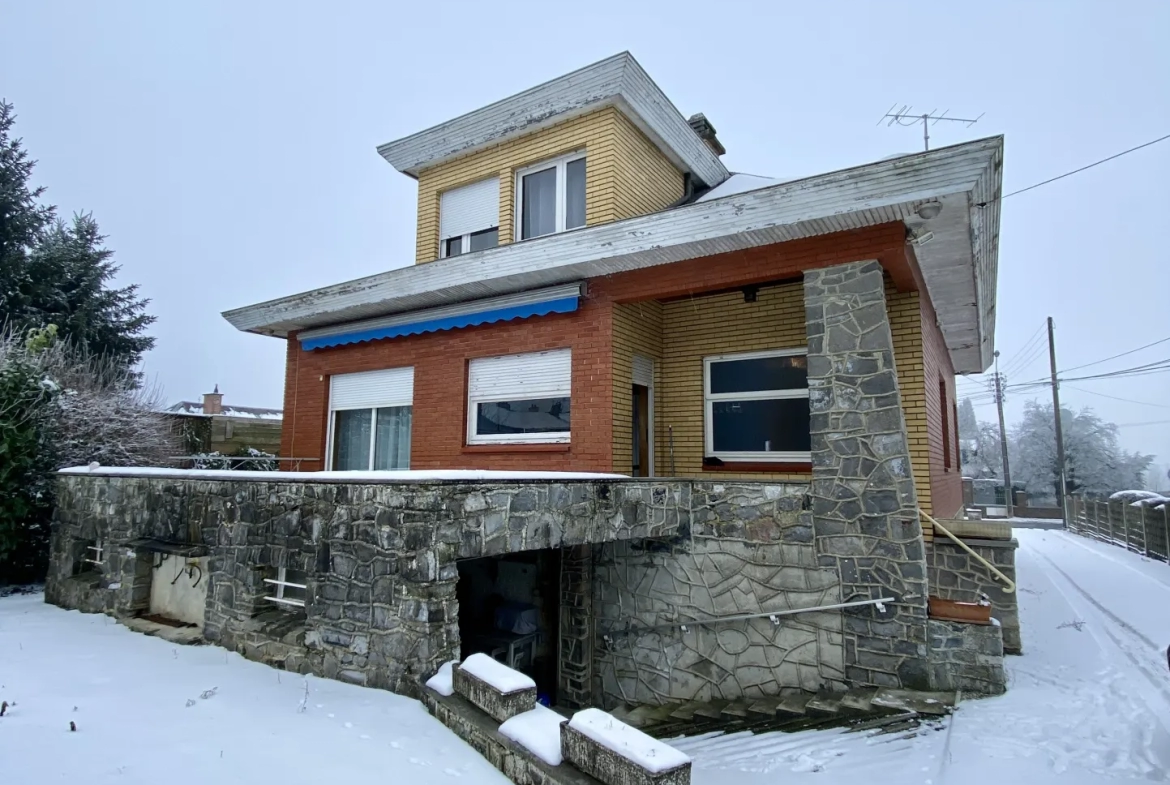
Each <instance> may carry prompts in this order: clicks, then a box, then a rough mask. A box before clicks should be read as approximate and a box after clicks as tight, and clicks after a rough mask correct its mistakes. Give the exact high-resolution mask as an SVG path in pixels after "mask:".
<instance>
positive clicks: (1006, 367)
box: [1003, 326, 1044, 374]
mask: <svg viewBox="0 0 1170 785" xmlns="http://www.w3.org/2000/svg"><path fill="white" fill-rule="evenodd" d="M1043 330H1044V327H1043V326H1041V327H1039V328H1037V330H1036V332H1035V333H1033V334H1032V337H1031V338H1029V339H1028V340H1026V341H1024V343H1023V345H1022V346H1021V347H1020V348H1019V350H1017V351H1016V353H1015V354H1013V355H1012V356H1011V357H1010V358H1009V359H1007V360H1004V363H1003V373H1005V374H1006V373H1014V371H1013V370H1012V367H1013V366H1014V365H1015V363H1016V361H1017V360H1018V359H1019V358H1020V357H1021V356H1022V355H1023V354H1024V353H1025V352H1027V351H1029V350H1030V349H1031V348H1032V346H1033V345H1034V344H1035V342H1036V339H1038V338H1039V337H1040V334H1041V333H1042V332H1043Z"/></svg>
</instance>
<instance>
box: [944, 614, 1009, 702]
mask: <svg viewBox="0 0 1170 785" xmlns="http://www.w3.org/2000/svg"><path fill="white" fill-rule="evenodd" d="M927 629H928V631H929V635H930V660H931V665H930V668H931V671H932V679H933V681H934V684H935V688H936V689H939V690H962V691H963V692H966V693H977V694H981V695H1000V694H1002V693H1003V692H1004V691H1005V690H1006V689H1007V674H1006V672H1005V671H1004V668H1003V634H1002V633H1003V629H1002V628H1001V627H998V626H996V625H994V624H965V623H963V622H953V621H940V620H938V619H931V620H930V621H929V622H928V623H927Z"/></svg>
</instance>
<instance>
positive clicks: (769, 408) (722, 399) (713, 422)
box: [703, 349, 812, 463]
mask: <svg viewBox="0 0 1170 785" xmlns="http://www.w3.org/2000/svg"><path fill="white" fill-rule="evenodd" d="M703 398H704V403H705V408H706V412H705V417H704V418H703V421H704V426H705V428H704V430H705V433H704V436H705V442H706V454H707V455H708V456H711V457H715V458H720V459H722V460H724V461H729V460H730V461H776V462H800V463H804V462H807V461H809V460H810V459H811V454H812V453H811V449H812V437H811V435H810V416H809V405H808V358H807V356H806V350H805V349H783V350H779V351H773V352H753V353H749V354H728V355H721V356H718V357H705V358H703Z"/></svg>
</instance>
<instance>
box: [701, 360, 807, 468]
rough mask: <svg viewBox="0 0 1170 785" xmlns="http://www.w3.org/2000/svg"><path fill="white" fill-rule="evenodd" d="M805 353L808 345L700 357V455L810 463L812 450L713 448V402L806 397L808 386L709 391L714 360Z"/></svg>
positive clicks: (757, 461) (748, 460) (715, 361)
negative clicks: (701, 449)
mask: <svg viewBox="0 0 1170 785" xmlns="http://www.w3.org/2000/svg"><path fill="white" fill-rule="evenodd" d="M797 356H803V357H806V358H807V357H808V348H807V347H803V346H802V347H794V348H790V349H769V350H766V351H756V352H738V353H735V354H717V355H711V356H709V357H704V358H703V456H704V457H706V458H718V459H719V460H721V461H724V462H729V463H737V462H751V463H801V464H803V463H809V462H811V461H812V450H808V451H802V450H776V451H772V452H763V451H756V452H744V451H739V452H716V450H715V416H714V415H715V404H716V403H719V402H723V401H772V400H795V399H800V398H803V399H805V400H808V397H809V395H808V389H809V388H808V386H807V385H806V386H805V387H804V388H802V389H796V390H752V391H749V392H736V393H712V392H711V366H712V365H713V364H714V363H720V362H734V361H736V360H762V359H765V358H769V357H797Z"/></svg>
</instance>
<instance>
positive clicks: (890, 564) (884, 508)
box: [804, 261, 931, 689]
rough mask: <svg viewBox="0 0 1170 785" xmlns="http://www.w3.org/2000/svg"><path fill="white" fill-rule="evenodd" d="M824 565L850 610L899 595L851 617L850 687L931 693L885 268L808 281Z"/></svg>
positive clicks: (819, 275)
mask: <svg viewBox="0 0 1170 785" xmlns="http://www.w3.org/2000/svg"><path fill="white" fill-rule="evenodd" d="M804 303H805V321H806V323H807V330H808V384H809V407H810V409H811V412H812V421H811V425H810V427H811V430H812V458H813V479H812V489H811V496H812V521H813V533H814V535H815V538H816V550H817V565H818V566H819V567H823V568H827V569H830V570H833V571H835V572H837V573H838V574H839V575H840V576H841V587H840V592H841V596H842V599H843V600H849V599H857V598H859V597H880V596H883V595H886V596H895V597H898V598H899V599H900V602H899V604H897V605H893V606H889V608H890V610H892V613H891V614H890V615H889V616H887V617H882V616H881V615H879V614H878V612H877V611H876V610H875V609H874V608H872V607H865V608H859V609H856V610H849V611H845V612H844V639H845V640H844V643H845V679H846V680H847V681H848V682H850V683H851V684H855V685H861V684H873V685H877V686H883V687H884V686H889V687H910V688H921V689H928V688H929V687H930V686H931V685H930V682H931V676H930V673H929V672H928V670H927V668H926V667H925V661H926V660H927V657H928V650H927V638H926V597H927V584H926V560H925V554H924V552H923V540H922V527H921V524H920V522H919V518H918V500H917V496H916V495H915V491H914V480H913V477H912V475H911V470H910V451H909V445H908V444H907V437H906V424H905V418H904V416H903V410H902V401H901V394H900V391H899V388H898V375H897V369H896V367H895V365H894V350H893V338H892V335H891V333H890V322H889V317H888V313H887V309H886V299H885V287H884V281H883V278H882V268H881V265H880V264H879V263H878V262H876V261H866V262H856V263H852V264H843V265H838V266H836V267H830V268H826V269H822V270H811V271H807V272H805V274H804Z"/></svg>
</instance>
